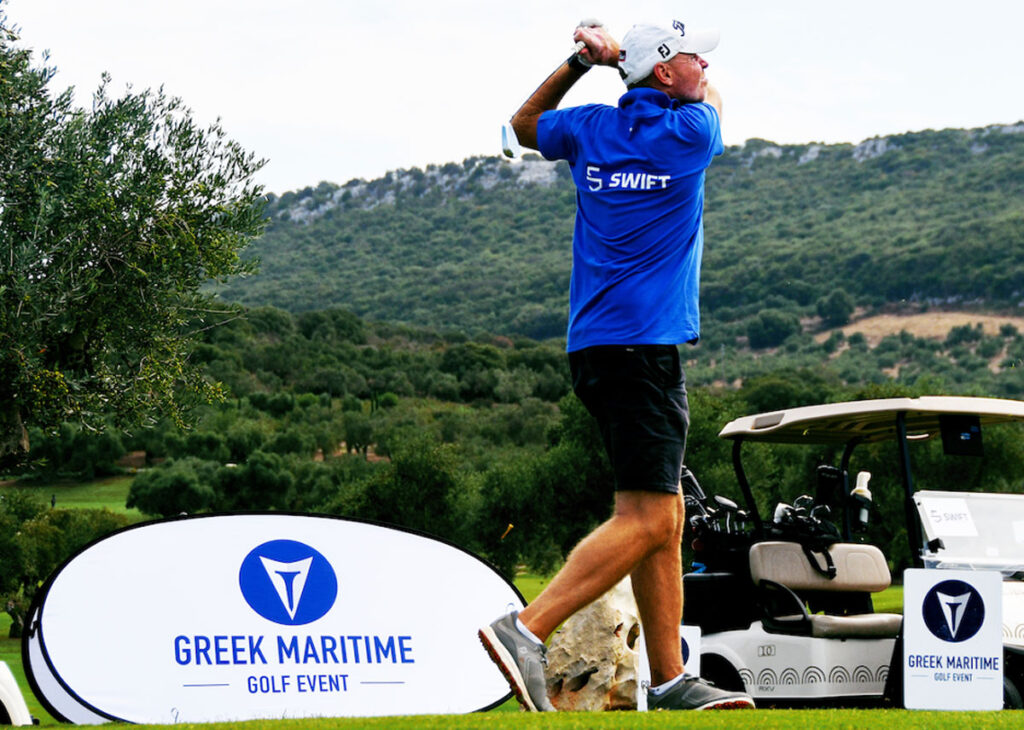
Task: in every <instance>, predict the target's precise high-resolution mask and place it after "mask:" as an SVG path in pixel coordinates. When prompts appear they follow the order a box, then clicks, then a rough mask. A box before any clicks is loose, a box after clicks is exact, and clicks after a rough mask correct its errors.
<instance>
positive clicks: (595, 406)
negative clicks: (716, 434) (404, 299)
mask: <svg viewBox="0 0 1024 730" xmlns="http://www.w3.org/2000/svg"><path fill="white" fill-rule="evenodd" d="M573 38H574V40H576V41H577V42H579V41H582V42H583V43H584V44H585V47H583V48H582V49H581V50H580V51H579V52H578V53H577V54H574V55H572V56H570V57H569V59H568V60H567V61H566V62H565V63H563V64H562V65H561V66H559V67H558V69H556V70H555V72H554V73H553V74H551V76H549V77H548V78H547V80H545V81H544V83H543V84H541V86H540V88H538V89H537V90H536V91H535V92H534V93H533V94H532V95H531V96H530V98H529V99H527V100H526V103H525V104H523V106H522V108H520V109H519V111H518V112H516V114H515V115H514V116H513V117H512V121H511V123H512V127H513V129H514V130H515V132H516V135H517V136H518V137H519V142H520V143H521V144H522V145H524V146H526V147H531V148H533V149H536V150H538V151H540V153H541V154H543V155H544V157H546V158H547V159H549V160H566V161H568V162H569V164H570V166H571V167H572V176H573V181H574V182H575V184H576V190H577V192H576V202H577V213H576V225H575V230H574V233H573V262H572V281H571V285H570V290H569V332H568V347H567V350H568V353H569V366H570V369H571V371H572V379H573V390H574V391H575V392H576V395H577V396H578V397H579V398H580V400H581V401H582V402H583V403H584V405H585V406H586V407H587V409H588V410H589V411H590V413H591V414H593V416H594V417H595V418H596V419H597V421H598V424H599V426H600V429H601V435H602V437H603V439H604V445H605V448H606V450H607V452H608V457H609V460H610V462H611V465H612V469H613V470H614V473H615V482H616V485H615V489H616V494H615V508H614V512H613V515H612V517H611V518H610V519H609V520H608V521H607V522H605V523H604V524H602V525H601V526H599V527H598V528H597V529H596V530H594V532H592V533H591V534H590V535H588V536H587V537H585V538H584V539H583V540H582V541H581V542H580V543H579V544H578V545H577V546H576V547H575V548H574V549H573V550H572V552H571V553H570V554H569V557H568V559H567V560H566V563H565V565H564V566H563V567H562V569H561V570H560V571H559V572H558V573H557V575H555V577H554V578H553V579H552V580H551V582H550V583H549V584H548V586H547V588H545V590H544V591H543V592H542V593H541V594H540V596H538V597H537V599H536V600H534V601H533V602H532V603H531V604H530V605H529V606H527V607H526V608H524V609H523V610H522V611H521V612H519V613H518V614H517V613H516V612H511V613H509V614H507V615H506V616H504V617H502V618H500V619H498V620H497V621H495V622H494V623H492V624H491V625H490V626H487V627H485V628H483V629H481V630H480V632H479V635H480V640H481V641H482V642H483V644H484V647H485V648H486V649H487V651H488V653H489V654H490V656H491V658H492V659H493V660H494V661H495V663H496V664H497V665H498V667H499V669H501V671H502V673H503V674H504V675H505V677H506V679H508V680H509V684H510V685H511V687H512V689H513V691H514V692H515V694H516V696H517V697H518V699H519V701H520V702H521V703H522V704H523V705H524V706H525V707H526V709H528V710H540V711H552V710H554V707H553V706H552V704H551V702H550V700H549V699H548V696H547V687H546V683H545V678H544V667H545V666H546V664H547V658H546V648H545V646H544V643H543V642H544V640H545V639H546V638H547V637H548V636H549V635H550V634H551V632H552V631H554V630H555V629H556V628H557V627H558V626H559V625H560V624H561V623H562V622H564V621H565V620H566V619H567V618H569V617H570V616H571V615H572V614H573V613H575V612H576V611H578V610H579V609H581V608H583V607H584V606H586V605H587V604H589V603H591V602H592V601H594V600H595V599H597V598H598V597H600V596H601V595H603V594H604V593H605V592H606V591H608V590H609V589H610V588H612V587H613V586H614V585H616V584H617V583H618V582H619V581H621V580H622V579H623V578H624V577H626V576H627V575H628V576H630V577H631V579H632V584H633V593H634V596H635V597H636V602H637V607H638V609H639V613H640V621H641V623H642V625H643V628H644V635H645V638H646V649H647V655H648V658H649V660H650V666H651V680H652V686H651V688H650V689H649V691H648V707H649V708H650V709H665V710H675V709H695V710H702V709H709V708H740V707H753V706H754V703H753V701H752V700H751V699H750V697H749V696H748V695H746V694H743V693H741V692H726V691H724V690H721V689H718V688H716V687H714V686H712V685H710V684H708V683H706V682H704V681H703V680H700V679H698V678H696V677H693V676H691V675H687V674H685V673H684V668H683V658H682V653H681V649H680V641H679V624H680V621H681V620H682V612H683V595H682V559H681V555H680V542H681V541H682V533H683V520H684V514H683V500H682V495H681V493H680V488H679V478H680V472H681V468H682V463H683V451H684V448H685V445H686V431H687V427H688V425H689V408H688V405H687V400H686V388H685V384H684V377H683V371H682V367H681V364H680V358H679V351H678V349H677V345H678V344H680V343H684V342H687V343H692V342H695V341H696V340H697V338H698V336H699V315H698V304H697V288H698V279H699V275H700V264H701V253H702V250H703V222H702V218H703V207H704V171H705V169H707V167H708V166H709V165H710V164H711V160H712V158H713V157H714V156H715V155H718V154H721V153H722V151H723V146H722V138H721V130H720V117H721V110H722V102H721V97H720V96H719V94H718V92H717V91H716V90H715V89H714V88H712V87H711V86H709V85H708V82H707V79H706V77H705V75H704V69H705V68H707V65H708V64H707V62H706V61H705V60H704V59H703V58H701V56H700V54H703V53H707V52H708V51H711V50H712V49H714V48H715V46H717V45H718V32H717V31H696V30H693V29H690V28H688V27H686V26H684V25H683V24H682V23H680V22H679V21H675V22H673V23H671V24H670V25H669V26H666V27H661V26H655V25H636V26H633V28H632V30H630V31H629V32H628V33H627V34H626V35H625V37H624V38H623V40H622V45H621V47H620V46H619V44H618V43H616V41H615V39H614V38H612V37H611V36H610V35H609V34H608V32H607V31H606V30H605V28H604V27H602V26H601V25H600V24H599V23H597V22H595V21H583V22H582V23H581V24H580V26H579V27H577V28H576V31H575V33H574V35H573ZM577 47H579V45H578V44H577ZM593 65H600V66H612V67H616V66H617V67H618V69H619V74H620V75H621V76H622V79H623V81H625V84H626V87H627V92H626V93H625V95H623V96H622V98H621V99H619V104H618V106H617V107H611V106H605V105H597V104H593V105H586V106H580V107H574V108H569V109H557V107H558V104H559V102H560V101H561V99H562V97H563V96H564V95H565V93H566V92H567V91H568V90H569V89H570V88H571V87H572V86H573V84H575V83H576V82H577V81H578V80H579V79H580V78H581V77H582V76H583V75H584V74H585V73H587V72H588V71H589V70H590V68H591V66H593Z"/></svg>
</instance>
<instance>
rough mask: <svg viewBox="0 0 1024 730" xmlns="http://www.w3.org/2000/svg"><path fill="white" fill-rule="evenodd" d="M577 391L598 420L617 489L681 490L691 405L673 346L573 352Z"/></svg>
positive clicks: (571, 365)
mask: <svg viewBox="0 0 1024 730" xmlns="http://www.w3.org/2000/svg"><path fill="white" fill-rule="evenodd" d="M569 368H570V370H571V371H572V386H573V390H574V391H575V392H576V396H577V397H578V398H579V399H580V400H581V401H582V402H583V405H585V406H586V407H587V410H588V411H590V413H591V415H593V416H594V418H596V419H597V423H598V426H599V427H600V429H601V437H602V438H603V439H604V446H605V449H606V450H607V452H608V459H609V461H610V462H611V465H612V470H613V471H614V472H615V489H616V490H617V491H633V490H645V491H654V492H669V493H671V494H678V493H679V474H680V470H681V469H682V465H683V453H684V452H685V450H686V431H687V428H688V427H689V425H690V409H689V405H688V404H687V401H686V384H685V378H684V376H683V367H682V363H681V362H680V360H679V350H678V349H677V348H676V346H675V345H602V346H599V347H588V348H587V349H585V350H577V351H576V352H570V353H569Z"/></svg>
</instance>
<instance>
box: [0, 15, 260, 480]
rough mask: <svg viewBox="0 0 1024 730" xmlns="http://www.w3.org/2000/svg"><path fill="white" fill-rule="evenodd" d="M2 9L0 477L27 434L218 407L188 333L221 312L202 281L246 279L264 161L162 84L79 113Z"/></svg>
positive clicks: (100, 95)
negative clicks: (202, 121)
mask: <svg viewBox="0 0 1024 730" xmlns="http://www.w3.org/2000/svg"><path fill="white" fill-rule="evenodd" d="M45 63H46V59H45V57H44V59H43V64H44V65H42V66H40V65H35V64H34V62H33V59H32V53H31V51H30V50H26V49H24V48H20V47H18V45H17V38H16V36H15V34H14V33H13V32H12V31H11V29H10V25H9V24H8V21H7V18H6V17H5V16H4V15H2V14H0V150H3V152H2V154H0V468H2V467H4V466H7V467H10V466H12V465H15V464H17V463H19V462H20V461H22V460H24V458H25V456H26V454H27V451H28V446H29V444H28V430H27V429H28V428H29V427H31V426H36V427H38V428H41V429H43V430H48V429H54V428H56V427H57V426H58V425H59V424H60V423H61V422H62V421H77V422H79V423H81V424H83V425H85V426H87V427H90V428H102V424H103V423H105V422H112V423H115V424H119V425H124V424H133V423H135V424H138V423H145V422H147V421H149V420H151V419H153V418H154V417H157V416H168V417H170V418H172V419H175V420H179V421H180V420H181V418H182V416H183V414H185V413H186V412H187V408H188V406H189V405H190V404H191V403H194V402H196V401H199V400H205V401H209V400H211V399H214V398H216V397H217V396H218V388H217V386H216V385H215V384H211V383H208V382H206V381H204V380H203V378H202V377H201V376H200V373H199V369H198V366H197V365H195V364H193V363H190V361H189V349H190V345H191V343H192V340H193V337H194V336H195V335H196V334H197V332H199V331H201V330H202V329H204V328H206V327H209V326H213V325H215V324H217V323H220V322H223V321H226V320H227V319H229V318H230V317H231V316H232V313H231V312H230V309H229V308H226V307H224V306H223V305H215V303H214V302H213V301H212V300H210V299H209V298H206V297H204V296H202V295H201V293H200V286H201V285H202V284H204V283H205V282H208V281H210V280H223V279H225V278H227V277H229V276H232V275H235V274H240V273H245V272H246V271H248V270H249V268H250V267H249V266H248V265H247V264H245V263H243V262H242V261H241V259H240V257H239V252H240V250H241V249H242V248H243V247H244V246H245V244H246V243H247V242H248V240H249V239H250V238H252V237H253V236H255V235H257V234H258V233H259V232H260V231H261V230H262V226H263V211H262V204H263V195H262V189H261V188H260V186H258V185H256V184H255V183H253V181H252V177H253V175H254V173H256V172H257V171H258V170H259V169H260V167H261V166H262V165H263V161H262V160H258V159H256V158H255V157H254V156H253V155H252V154H251V153H247V152H246V151H244V150H243V149H242V148H241V147H240V146H239V145H238V144H236V143H235V142H233V141H231V140H229V139H227V138H226V136H225V133H224V130H223V129H222V127H221V126H220V124H219V122H217V123H214V124H212V125H209V126H205V127H203V126H200V125H199V124H198V123H197V122H196V121H195V120H194V118H193V115H192V112H191V111H190V110H189V109H188V108H187V107H185V106H184V104H183V103H182V101H181V100H180V99H177V98H171V97H168V96H167V95H165V93H164V92H163V90H162V89H160V90H157V91H152V90H146V91H141V92H136V91H133V90H131V89H130V88H129V89H128V90H127V91H126V92H125V93H124V94H123V95H121V96H115V95H112V94H111V93H110V81H109V78H108V77H106V76H104V78H103V80H102V82H101V84H100V86H99V88H98V90H97V91H96V92H95V93H94V95H93V97H92V101H91V104H90V106H89V107H88V108H84V109H81V108H77V107H75V106H74V104H73V96H72V92H71V90H70V89H69V90H67V91H64V92H62V93H54V92H53V91H51V82H52V81H53V78H54V75H55V73H56V71H55V69H53V68H50V67H47V66H46V65H45Z"/></svg>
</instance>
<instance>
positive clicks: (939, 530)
mask: <svg viewBox="0 0 1024 730" xmlns="http://www.w3.org/2000/svg"><path fill="white" fill-rule="evenodd" d="M922 506H923V507H924V513H925V514H926V515H928V521H929V522H930V523H931V527H932V533H933V534H934V535H935V536H936V537H977V536H978V528H977V527H976V526H975V525H974V518H973V517H971V511H970V509H968V507H967V500H966V499H927V500H924V501H923V502H922Z"/></svg>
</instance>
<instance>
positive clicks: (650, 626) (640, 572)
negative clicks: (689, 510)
mask: <svg viewBox="0 0 1024 730" xmlns="http://www.w3.org/2000/svg"><path fill="white" fill-rule="evenodd" d="M676 501H677V505H678V507H677V509H678V512H677V514H678V519H677V524H676V531H675V534H674V536H673V538H672V539H671V540H669V541H668V542H667V543H666V544H665V545H664V547H662V548H661V549H660V550H658V551H657V552H655V553H652V554H651V555H649V556H648V557H647V558H645V559H644V560H643V561H641V562H640V564H639V565H638V566H637V567H636V569H634V570H633V572H632V573H631V575H630V577H631V579H632V583H633V596H634V598H636V605H637V609H638V611H639V614H640V624H641V626H643V627H644V641H645V643H646V645H647V646H646V648H647V658H648V661H649V662H650V666H651V685H652V686H657V685H659V684H662V683H664V682H668V681H669V680H671V679H675V678H676V677H678V676H679V675H680V674H682V673H683V654H682V649H681V647H680V643H679V624H680V623H681V622H682V620H683V561H682V555H681V553H680V543H681V542H682V539H683V520H684V516H685V515H684V508H683V499H682V496H681V495H677V500H676Z"/></svg>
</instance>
